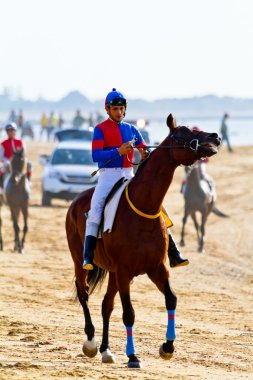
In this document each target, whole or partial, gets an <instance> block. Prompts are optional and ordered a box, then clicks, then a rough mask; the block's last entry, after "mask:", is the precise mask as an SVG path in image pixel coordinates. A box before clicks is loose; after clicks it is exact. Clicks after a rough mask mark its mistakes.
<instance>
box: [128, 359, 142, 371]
mask: <svg viewBox="0 0 253 380" xmlns="http://www.w3.org/2000/svg"><path fill="white" fill-rule="evenodd" d="M127 367H128V368H137V369H138V368H142V365H141V362H139V361H138V362H128V364H127Z"/></svg>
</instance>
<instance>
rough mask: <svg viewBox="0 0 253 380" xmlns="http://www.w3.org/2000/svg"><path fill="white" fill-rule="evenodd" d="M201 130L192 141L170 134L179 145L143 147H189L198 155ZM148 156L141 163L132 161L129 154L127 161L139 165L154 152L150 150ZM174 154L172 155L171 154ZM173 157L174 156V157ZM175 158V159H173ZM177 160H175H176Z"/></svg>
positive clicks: (146, 147) (147, 147)
mask: <svg viewBox="0 0 253 380" xmlns="http://www.w3.org/2000/svg"><path fill="white" fill-rule="evenodd" d="M200 133H201V132H198V133H197V135H196V136H195V138H194V139H192V140H190V141H185V139H184V138H183V137H176V136H175V135H174V134H173V133H172V134H169V136H168V137H169V138H170V139H171V140H172V141H175V142H176V144H177V145H175V144H172V145H147V146H145V147H143V149H145V150H147V151H149V150H150V149H154V150H156V149H189V150H191V151H192V152H194V153H195V155H196V156H197V154H198V149H199V147H200V144H199V140H198V136H199V134H200ZM133 148H134V149H138V148H136V147H133ZM148 153H149V154H148V156H147V158H146V159H144V160H141V161H140V162H139V163H134V162H132V161H130V160H129V158H128V155H127V161H128V162H130V163H132V164H133V165H139V164H140V163H141V162H143V161H146V160H147V159H148V158H149V156H150V154H151V153H152V152H151V151H149V152H148ZM171 156H172V155H171ZM172 158H173V157H172ZM173 160H174V159H173ZM174 161H175V160H174Z"/></svg>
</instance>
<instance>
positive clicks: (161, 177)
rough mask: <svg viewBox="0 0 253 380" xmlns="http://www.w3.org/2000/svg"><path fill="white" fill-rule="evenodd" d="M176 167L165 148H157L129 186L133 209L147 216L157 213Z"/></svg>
mask: <svg viewBox="0 0 253 380" xmlns="http://www.w3.org/2000/svg"><path fill="white" fill-rule="evenodd" d="M167 145H168V144H167ZM177 166H178V164H177V163H175V162H174V161H173V159H172V158H171V155H169V154H168V150H167V149H166V148H164V149H159V148H157V149H156V150H155V151H154V152H153V153H152V155H151V157H150V159H149V161H148V162H147V163H146V164H144V167H143V168H141V169H140V171H139V172H137V174H136V176H135V177H134V179H133V180H132V182H131V184H130V186H129V191H130V198H131V200H132V202H133V204H134V205H135V207H137V208H139V209H141V211H143V212H145V213H148V214H155V213H157V212H158V211H159V210H160V208H161V206H162V202H163V199H164V197H165V195H166V193H167V191H168V188H169V186H170V184H171V182H172V178H173V175H174V172H175V169H176V167H177Z"/></svg>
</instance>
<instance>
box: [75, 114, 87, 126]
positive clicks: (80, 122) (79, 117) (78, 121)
mask: <svg viewBox="0 0 253 380" xmlns="http://www.w3.org/2000/svg"><path fill="white" fill-rule="evenodd" d="M84 122H85V118H84V117H83V116H82V115H81V112H80V111H79V110H77V111H76V116H75V117H74V119H73V127H74V128H80V127H81V126H82V125H83V123H84Z"/></svg>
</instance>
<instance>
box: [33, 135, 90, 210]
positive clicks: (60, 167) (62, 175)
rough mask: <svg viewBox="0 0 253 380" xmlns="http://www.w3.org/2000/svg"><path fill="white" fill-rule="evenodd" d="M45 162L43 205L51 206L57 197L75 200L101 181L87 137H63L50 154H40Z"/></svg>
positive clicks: (43, 163)
mask: <svg viewBox="0 0 253 380" xmlns="http://www.w3.org/2000/svg"><path fill="white" fill-rule="evenodd" d="M40 163H41V164H42V165H44V166H45V169H44V173H43V177H42V205H43V206H50V205H51V200H52V199H54V198H58V199H65V200H72V199H73V198H74V197H75V196H76V195H78V194H79V193H81V192H82V191H84V190H86V189H89V188H90V187H93V186H95V185H96V183H97V176H95V177H92V176H91V173H92V172H93V171H94V170H95V169H96V168H97V165H96V163H94V162H93V160H92V152H91V144H90V143H88V142H84V141H63V142H60V143H59V144H58V145H57V146H56V147H55V148H54V150H53V152H52V154H51V156H50V157H48V156H47V155H41V156H40Z"/></svg>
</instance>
